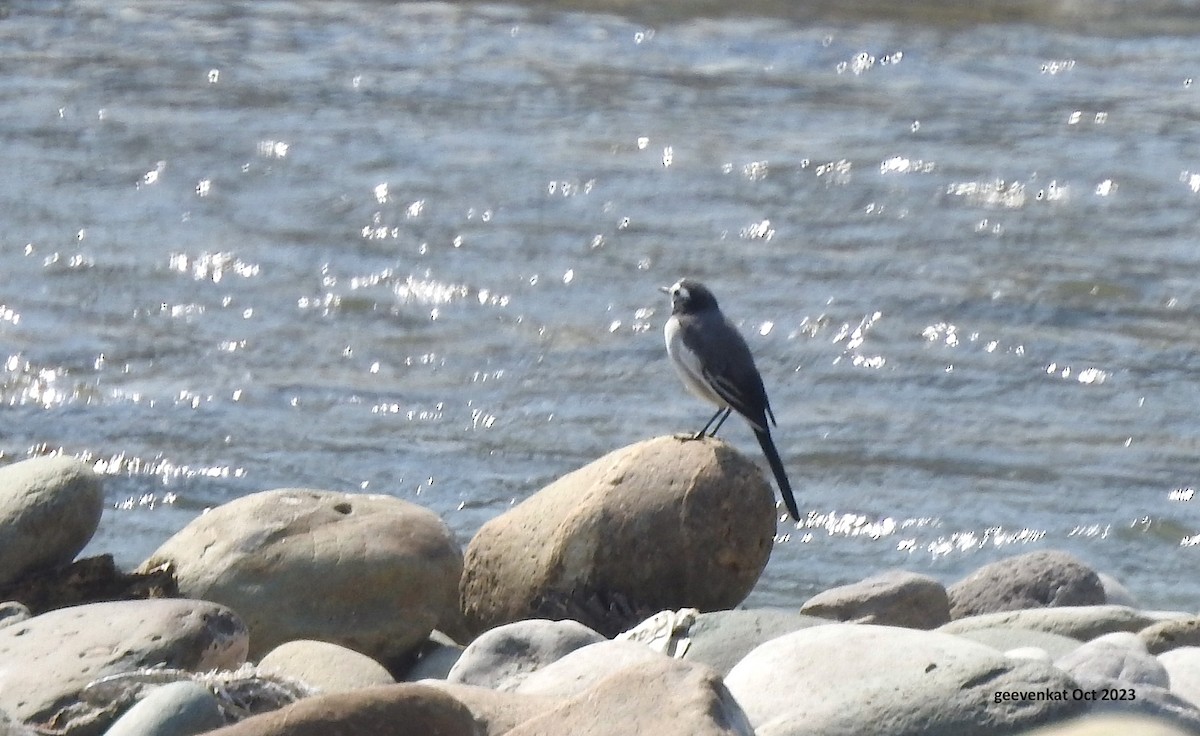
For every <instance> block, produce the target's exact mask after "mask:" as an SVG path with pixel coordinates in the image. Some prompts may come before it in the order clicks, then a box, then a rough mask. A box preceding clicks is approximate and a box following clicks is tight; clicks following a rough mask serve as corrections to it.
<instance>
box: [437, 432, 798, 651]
mask: <svg viewBox="0 0 1200 736" xmlns="http://www.w3.org/2000/svg"><path fill="white" fill-rule="evenodd" d="M775 520H776V514H775V500H774V495H773V491H772V490H771V486H770V485H768V484H767V482H766V480H765V479H764V478H763V475H762V473H761V471H760V470H759V469H758V466H756V465H755V464H754V463H753V462H751V461H750V460H749V459H747V458H746V457H744V456H743V455H741V454H739V453H738V452H737V451H736V450H735V449H733V447H732V446H730V445H728V444H726V443H725V442H723V441H721V440H716V439H704V440H681V439H679V438H675V437H658V438H655V439H651V440H647V441H645V442H640V443H638V444H635V445H631V446H629V447H625V448H623V449H620V450H617V451H615V452H612V453H610V454H608V455H606V456H604V457H602V458H600V459H599V460H596V461H595V462H593V463H591V464H589V465H587V466H585V467H583V468H580V469H579V470H576V471H574V472H572V473H570V474H568V475H566V476H564V477H562V478H560V479H559V480H557V481H556V482H554V483H552V484H550V485H549V486H547V487H545V488H543V489H542V490H540V491H538V492H537V493H536V494H534V495H533V496H531V497H530V498H528V499H526V500H525V501H524V502H522V503H521V504H519V505H518V506H516V507H514V508H513V509H511V510H509V511H507V512H506V513H504V514H502V515H500V516H498V517H496V518H494V519H492V520H491V521H489V522H488V523H486V524H484V525H483V527H482V528H481V529H480V530H479V532H478V533H477V534H476V535H475V538H474V539H472V540H471V543H470V545H469V546H468V548H467V554H466V560H465V562H464V571H463V578H462V585H461V597H462V606H463V612H464V614H465V617H466V624H467V626H468V628H469V629H470V630H472V631H474V632H480V631H485V630H487V629H490V628H494V627H496V626H500V625H502V624H506V623H510V622H512V621H519V620H522V619H527V618H548V619H560V618H571V619H575V620H577V621H581V622H582V623H584V624H586V625H588V626H589V627H591V628H593V629H595V630H596V631H599V632H600V633H602V634H604V635H606V636H612V635H615V634H616V633H618V632H620V631H623V630H625V629H627V628H629V627H630V626H632V625H633V624H635V623H637V622H638V621H641V620H642V619H644V618H646V617H647V616H650V615H651V614H654V613H658V612H659V611H662V610H675V609H681V608H697V609H700V610H702V611H705V610H717V609H723V608H731V607H733V606H735V605H737V604H738V603H740V602H741V601H742V599H743V598H745V597H746V595H747V593H749V592H750V589H751V588H753V587H754V583H755V582H756V581H757V580H758V576H759V574H760V573H761V572H762V569H763V567H764V566H765V565H766V563H767V558H768V557H769V556H770V553H771V546H772V543H773V540H774V534H775Z"/></svg>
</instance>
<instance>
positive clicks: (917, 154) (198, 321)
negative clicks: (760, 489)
mask: <svg viewBox="0 0 1200 736" xmlns="http://www.w3.org/2000/svg"><path fill="white" fill-rule="evenodd" d="M777 5H779V4H776V3H771V2H764V3H761V4H757V5H754V4H752V5H747V6H746V9H744V10H742V11H740V12H739V13H738V14H732V13H723V14H715V13H712V12H710V9H709V8H707V7H705V6H704V5H703V4H702V3H696V4H695V5H694V6H689V5H687V4H686V3H685V4H684V5H682V6H663V7H656V8H654V9H653V10H652V11H648V12H647V11H643V10H640V9H637V8H633V7H621V4H620V3H618V4H617V5H615V6H608V7H605V8H603V9H602V10H603V12H600V11H598V10H594V9H591V10H590V9H588V8H586V7H582V6H580V7H575V8H573V9H563V8H554V7H550V6H548V5H544V4H531V5H499V4H495V5H479V4H460V5H449V4H432V3H422V4H386V3H379V2H371V1H367V0H364V1H363V2H344V1H342V0H325V1H323V2H273V1H271V0H253V1H250V0H247V1H244V2H239V1H236V0H235V1H230V0H221V2H209V1H208V0H194V1H193V2H188V3H179V2H150V1H149V0H115V1H114V0H77V1H76V0H70V1H67V0H61V1H58V2H42V1H38V2H27V1H24V0H22V1H18V2H12V3H9V4H6V5H3V6H0V8H2V9H3V11H4V12H3V13H2V14H0V69H2V70H3V74H0V101H2V102H0V140H2V141H3V161H4V167H3V168H4V173H3V174H2V175H0V213H2V215H0V222H2V223H3V229H2V230H0V462H12V461H16V460H20V459H23V458H25V457H28V456H30V455H35V454H42V453H46V452H51V451H61V452H65V453H67V454H70V455H74V456H77V457H80V458H83V459H85V460H86V461H88V462H90V463H92V464H93V466H94V467H95V468H96V469H97V470H98V471H100V472H102V473H104V474H105V476H106V486H105V488H106V492H107V494H108V498H109V501H110V507H109V508H108V509H107V510H106V512H105V517H104V520H103V522H102V526H101V530H100V532H99V534H98V535H97V537H96V539H95V540H94V541H93V543H92V545H91V546H90V547H89V550H88V551H89V552H102V551H110V552H113V553H114V554H116V556H117V558H118V560H119V561H120V562H121V563H122V564H125V565H130V566H131V565H135V564H137V563H138V562H140V561H141V560H142V559H143V558H144V557H145V556H146V555H147V554H148V553H149V552H151V551H153V550H154V549H155V548H156V547H157V546H158V545H159V544H160V543H161V542H162V541H163V540H164V539H166V538H167V537H168V536H169V535H170V534H172V533H173V532H174V531H175V530H177V529H179V528H180V527H182V526H183V525H184V524H185V523H187V521H188V520H190V519H191V518H193V517H195V515H197V514H198V513H200V512H201V511H202V510H203V509H204V508H206V507H210V506H213V505H215V504H219V503H222V502H225V501H228V500H230V499H233V498H235V497H238V496H240V495H243V494H246V493H250V492H253V491H258V490H265V489H269V488H276V487H284V486H308V487H315V488H324V489H330V490H351V491H359V490H362V491H369V492H378V493H388V494H393V495H396V496H398V497H401V498H405V499H409V500H412V501H415V502H417V503H420V504H422V505H425V506H427V507H429V508H431V509H433V510H434V511H436V512H437V513H439V514H440V515H441V516H442V517H443V518H444V519H446V521H447V522H448V523H449V524H450V525H451V527H452V528H453V529H454V530H455V533H456V534H457V535H458V537H459V540H460V541H461V542H462V543H463V544H464V546H465V544H466V542H467V541H468V540H469V539H470V537H471V535H472V534H473V533H474V532H475V530H477V529H478V528H479V526H480V525H481V524H482V523H484V522H485V521H486V520H488V519H489V518H492V517H493V516H495V515H497V514H499V513H501V512H503V511H504V510H505V509H506V508H508V507H509V506H510V505H511V504H513V503H515V502H518V501H520V500H521V499H523V498H525V497H526V496H528V495H529V494H531V493H533V492H534V491H536V490H537V489H538V488H540V487H542V486H543V485H545V484H546V483H548V482H550V481H552V480H553V479H555V478H556V477H558V476H560V475H561V474H563V473H565V472H567V471H570V470H572V469H574V468H576V467H579V466H580V465H583V464H585V463H587V462H589V461H591V460H593V459H595V458H596V457H599V456H600V455H603V454H604V453H606V452H609V451H611V450H613V449H616V448H618V447H621V446H624V445H627V444H630V443H633V442H636V441H638V440H642V439H645V438H648V437H651V436H655V435H659V434H668V433H672V432H677V431H686V430H692V431H694V430H695V429H697V428H698V427H699V426H700V425H701V424H702V423H703V422H704V420H705V419H707V418H708V415H709V408H708V407H707V406H704V405H702V404H701V403H700V402H698V401H697V400H695V399H693V398H691V397H690V396H688V395H687V394H686V393H685V392H684V391H683V389H682V387H681V386H680V385H679V383H678V381H677V379H676V378H675V376H674V374H673V373H672V371H671V369H670V367H669V365H668V363H667V360H666V356H665V351H664V348H663V341H662V325H663V321H664V320H665V318H666V314H667V309H666V304H665V301H664V297H663V295H662V294H660V293H659V292H658V290H657V287H658V286H659V285H662V284H669V283H671V282H673V281H674V280H675V279H677V278H678V277H679V276H681V275H685V274H686V275H691V276H693V277H696V278H700V279H702V280H704V281H706V282H708V283H709V285H710V286H711V287H712V288H713V290H714V291H715V292H716V294H717V295H718V297H719V298H720V299H721V302H722V305H723V307H724V309H725V311H726V313H727V314H728V315H729V316H730V317H731V318H733V319H734V320H735V321H736V322H737V323H738V324H739V325H740V326H741V328H742V329H743V331H744V332H745V333H746V335H747V338H748V341H749V343H750V345H751V348H752V350H753V351H754V352H755V354H756V356H757V360H758V363H759V367H760V369H761V371H762V373H763V375H764V379H765V381H766V384H767V388H768V391H769V393H770V396H771V401H772V404H773V405H774V407H775V413H776V415H777V416H778V419H779V427H778V430H777V431H776V438H777V442H778V444H779V447H780V450H781V453H782V455H783V457H784V460H785V462H786V463H787V465H788V468H789V472H790V475H791V478H792V482H793V485H794V486H795V487H796V489H797V497H798V500H799V503H800V507H801V510H802V511H803V512H804V513H805V515H806V517H807V518H806V519H805V521H804V523H803V524H801V525H799V526H795V525H791V524H781V526H780V537H779V539H778V542H777V545H776V548H775V551H774V554H773V556H772V559H771V562H770V564H769V565H768V567H767V569H766V571H765V573H764V576H763V579H762V581H761V582H760V585H759V586H758V588H757V589H756V590H755V592H754V593H753V595H752V596H751V599H750V601H749V602H750V603H751V604H754V605H786V606H795V605H798V604H799V603H801V602H802V601H803V600H805V599H806V598H807V597H808V596H810V595H812V594H813V593H815V592H817V591H819V590H822V589H824V588H827V587H830V586H832V585H836V584H840V583H845V582H851V581H854V580H857V579H860V578H862V577H864V576H867V575H870V574H874V573H876V572H879V571H882V570H884V569H887V568H892V567H903V568H907V569H910V570H915V571H918V572H925V573H928V574H931V575H934V576H935V577H937V578H939V579H941V580H943V581H945V582H952V581H954V580H955V579H957V578H959V577H961V576H962V575H964V574H966V573H968V572H969V571H971V570H973V569H974V568H976V567H978V566H979V565H982V564H985V563H987V562H989V561H992V560H995V559H999V558H1001V557H1005V556H1009V555H1014V554H1018V553H1022V552H1028V551H1033V550H1038V549H1050V548H1053V549H1066V550H1069V551H1071V552H1073V553H1075V554H1078V555H1079V556H1080V557H1082V558H1083V559H1084V560H1085V561H1087V562H1088V563H1090V564H1091V565H1093V566H1094V567H1095V568H1097V569H1099V570H1101V571H1105V572H1108V573H1111V574H1113V575H1115V576H1116V577H1117V578H1119V579H1121V580H1122V581H1124V582H1125V584H1126V585H1127V586H1128V587H1129V588H1130V589H1131V590H1132V591H1133V592H1134V594H1135V595H1137V596H1138V597H1139V598H1140V599H1141V600H1142V601H1143V602H1144V603H1145V604H1146V605H1147V606H1152V607H1161V608H1180V609H1190V610H1194V609H1195V608H1196V607H1197V604H1198V601H1200V579H1198V578H1197V576H1196V575H1195V574H1194V570H1195V561H1196V555H1197V554H1198V550H1197V547H1196V544H1197V543H1198V542H1200V513H1198V510H1197V504H1200V501H1196V500H1193V491H1192V488H1193V487H1194V486H1197V485H1200V463H1198V460H1200V417H1198V412H1197V409H1198V408H1200V389H1198V388H1197V386H1198V382H1197V378H1198V377H1200V279H1198V278H1197V277H1198V275H1200V248H1198V247H1197V235H1198V232H1200V231H1198V226H1200V97H1198V95H1200V90H1198V89H1197V85H1196V84H1194V83H1193V76H1194V75H1200V44H1197V43H1196V37H1197V35H1198V34H1200V14H1197V13H1196V12H1194V10H1193V9H1192V8H1191V7H1190V6H1189V5H1187V4H1157V3H1145V4H1138V5H1137V6H1136V7H1135V6H1133V5H1132V4H1124V3H1119V2H1113V3H1103V2H1100V1H1099V0H1097V2H1095V3H1092V4H1088V3H1086V2H1076V3H1064V4H1060V5H1052V4H1045V3H1043V4H1039V5H1038V7H1036V8H1034V7H1032V4H1029V7H1025V6H1022V4H1020V3H1006V2H1000V0H996V2H993V3H990V4H989V3H984V4H975V5H972V6H971V7H970V8H966V7H955V6H953V5H951V4H948V3H943V2H938V1H937V0H934V1H933V2H929V3H925V4H921V3H916V4H905V7H904V11H903V13H897V12H895V11H894V9H893V10H891V11H889V10H888V9H886V8H875V7H872V6H871V5H870V4H869V3H868V4H863V5H858V6H855V7H854V8H853V9H846V8H841V9H838V8H837V7H835V6H834V5H833V4H830V5H829V7H825V6H824V5H822V4H821V3H814V4H812V5H806V6H805V7H804V11H803V12H800V11H799V10H797V9H796V8H788V7H786V5H787V4H782V5H784V6H785V7H777ZM722 434H723V436H724V437H725V438H727V439H728V440H730V441H731V442H733V443H735V444H736V445H737V446H738V447H739V448H741V449H743V450H744V451H745V452H747V453H748V454H750V455H751V456H753V457H755V458H758V457H759V454H758V449H757V446H756V445H755V443H754V440H753V437H752V435H751V434H750V432H749V431H748V430H747V429H746V427H745V425H744V424H743V423H740V422H737V421H731V422H730V423H729V424H727V425H726V427H725V429H724V430H723V432H722Z"/></svg>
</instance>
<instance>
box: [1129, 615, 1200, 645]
mask: <svg viewBox="0 0 1200 736" xmlns="http://www.w3.org/2000/svg"><path fill="white" fill-rule="evenodd" d="M1138 638H1140V639H1141V640H1142V641H1143V642H1145V643H1146V650H1147V651H1149V652H1150V653H1151V654H1162V653H1163V652H1167V651H1170V650H1172V649H1176V648H1178V647H1196V646H1200V617H1197V616H1188V617H1186V618H1179V619H1174V620H1169V621H1159V622H1158V623H1155V624H1150V625H1149V626H1147V627H1146V628H1144V629H1142V630H1141V631H1139V632H1138Z"/></svg>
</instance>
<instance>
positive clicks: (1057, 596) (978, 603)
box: [948, 550, 1107, 619]
mask: <svg viewBox="0 0 1200 736" xmlns="http://www.w3.org/2000/svg"><path fill="white" fill-rule="evenodd" d="M948 592H949V595H950V618H954V619H958V618H963V617H966V616H976V615H979V614H981V613H993V612H996V611H1015V610H1017V609H1023V608H1045V607H1053V606H1091V605H1100V604H1102V603H1105V602H1106V600H1107V598H1106V596H1105V593H1104V585H1103V583H1101V582H1100V576H1099V575H1097V574H1096V571H1095V570H1092V569H1091V568H1090V567H1088V566H1087V565H1085V564H1083V562H1081V561H1080V560H1079V559H1078V558H1077V557H1075V556H1074V555H1072V554H1069V553H1067V552H1060V551H1058V550H1042V551H1038V552H1029V553H1028V554H1023V555H1017V556H1016V557H1009V558H1007V559H1003V560H997V561H996V562H993V563H991V564H989V565H984V566H983V567H981V568H979V569H978V570H976V571H975V572H974V573H972V574H970V575H968V576H967V577H966V578H964V579H962V580H960V581H959V582H957V583H955V584H954V585H951V586H950V587H949V589H948Z"/></svg>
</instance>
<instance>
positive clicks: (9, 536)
mask: <svg viewBox="0 0 1200 736" xmlns="http://www.w3.org/2000/svg"><path fill="white" fill-rule="evenodd" d="M103 509H104V490H103V488H102V487H101V483H100V476H98V475H96V474H95V473H94V472H92V469H91V468H89V467H88V466H87V465H85V464H83V463H82V462H80V461H78V460H75V459H74V458H69V457H64V456H62V455H51V456H47V457H36V458H32V459H30V460H22V461H21V462H17V463H13V464H12V465H8V466H5V467H3V468H0V585H7V584H8V583H11V582H13V581H16V580H20V579H21V578H22V577H24V576H25V575H28V574H29V573H32V572H37V571H39V570H46V569H50V568H54V567H58V566H60V565H65V564H67V563H69V562H70V561H71V560H73V559H75V555H77V554H79V551H80V550H81V549H83V548H84V547H85V546H87V543H88V542H89V541H90V540H91V538H92V535H93V534H95V533H96V528H97V527H98V526H99V525H100V515H101V513H102V512H103Z"/></svg>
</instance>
